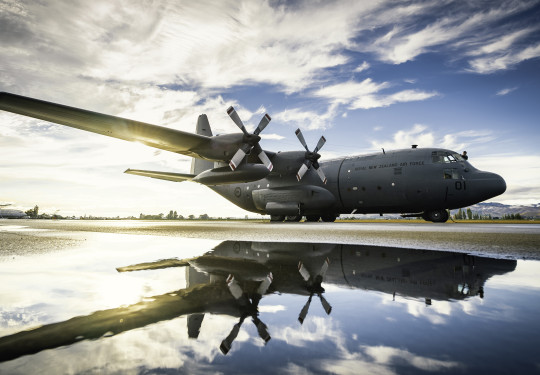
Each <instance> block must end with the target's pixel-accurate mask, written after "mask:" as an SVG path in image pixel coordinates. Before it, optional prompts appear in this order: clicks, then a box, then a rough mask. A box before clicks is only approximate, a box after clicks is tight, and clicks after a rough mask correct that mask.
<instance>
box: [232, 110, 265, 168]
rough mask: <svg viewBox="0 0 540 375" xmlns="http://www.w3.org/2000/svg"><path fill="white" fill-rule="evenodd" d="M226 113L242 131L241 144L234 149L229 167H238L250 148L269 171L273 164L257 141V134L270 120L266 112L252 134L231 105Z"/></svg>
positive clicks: (258, 139)
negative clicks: (236, 149)
mask: <svg viewBox="0 0 540 375" xmlns="http://www.w3.org/2000/svg"><path fill="white" fill-rule="evenodd" d="M227 114H228V115H229V117H230V118H231V119H232V120H233V121H234V123H235V124H236V126H238V127H239V128H240V130H242V133H244V138H243V139H242V142H243V144H242V146H240V148H239V149H238V151H236V153H235V154H234V156H233V157H232V159H231V161H230V162H229V166H230V167H231V169H232V170H233V171H234V170H235V169H236V168H237V167H238V165H240V163H241V162H242V160H244V158H245V156H246V155H247V154H249V153H250V152H251V150H253V151H255V153H256V154H257V156H258V157H259V159H260V160H261V162H262V163H263V164H264V165H265V166H266V168H268V170H269V171H272V169H273V168H274V166H273V165H272V162H271V161H270V159H269V158H268V155H266V153H265V152H264V151H263V149H262V148H261V146H260V145H259V141H260V140H261V137H260V136H259V134H260V133H261V132H262V131H263V129H264V128H266V125H268V123H269V122H270V120H272V119H271V118H270V116H269V115H268V113H267V114H265V115H264V116H263V118H262V119H261V121H260V122H259V125H258V126H257V128H256V129H255V131H254V132H253V134H250V133H248V132H247V130H246V127H245V126H244V123H243V122H242V120H241V119H240V116H238V113H237V112H236V110H235V109H234V108H233V107H232V106H231V107H229V109H227Z"/></svg>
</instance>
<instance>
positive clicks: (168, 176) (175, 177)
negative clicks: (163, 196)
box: [124, 169, 196, 182]
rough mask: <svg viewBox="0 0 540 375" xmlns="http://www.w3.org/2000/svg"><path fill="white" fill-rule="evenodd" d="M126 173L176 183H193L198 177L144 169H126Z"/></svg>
mask: <svg viewBox="0 0 540 375" xmlns="http://www.w3.org/2000/svg"><path fill="white" fill-rule="evenodd" d="M124 173H128V174H135V175H137V176H144V177H151V178H157V179H159V180H167V181H174V182H182V181H191V180H192V179H193V178H194V177H195V176H196V175H195V174H188V173H172V172H158V171H145V170H142V169H126V170H125V171H124Z"/></svg>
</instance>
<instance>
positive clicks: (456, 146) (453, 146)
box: [370, 124, 496, 150]
mask: <svg viewBox="0 0 540 375" xmlns="http://www.w3.org/2000/svg"><path fill="white" fill-rule="evenodd" d="M495 139H496V137H495V136H494V135H493V134H492V132H491V131H490V130H466V131H461V132H457V133H447V134H437V133H436V132H435V131H433V130H431V129H430V128H429V127H428V126H427V125H422V124H415V125H414V126H413V127H412V128H410V129H404V130H398V131H396V132H395V133H394V135H393V136H392V139H391V140H371V141H370V142H371V145H372V147H373V148H375V149H380V148H384V149H386V150H393V149H400V148H408V147H410V146H411V145H413V144H417V145H419V146H420V147H442V148H446V149H450V150H463V149H466V148H468V147H471V146H473V145H479V144H484V143H487V142H492V141H494V140H495Z"/></svg>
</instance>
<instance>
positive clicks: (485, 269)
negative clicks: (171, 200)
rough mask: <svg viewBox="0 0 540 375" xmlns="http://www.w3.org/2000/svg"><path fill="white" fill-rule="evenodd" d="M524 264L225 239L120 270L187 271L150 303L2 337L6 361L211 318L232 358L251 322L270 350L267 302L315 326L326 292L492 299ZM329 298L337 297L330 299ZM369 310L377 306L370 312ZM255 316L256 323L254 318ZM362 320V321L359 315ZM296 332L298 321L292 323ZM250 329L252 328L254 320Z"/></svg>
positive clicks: (193, 325) (196, 328) (193, 327)
mask: <svg viewBox="0 0 540 375" xmlns="http://www.w3.org/2000/svg"><path fill="white" fill-rule="evenodd" d="M516 264H517V262H516V261H515V260H510V259H490V258H482V257H474V256H469V255H466V254H460V253H453V252H444V251H430V250H422V251H419V250H414V249H403V248H395V247H378V246H366V245H344V244H331V243H285V242H246V241H224V242H222V243H220V244H219V245H218V246H216V247H215V248H214V249H213V250H212V251H209V252H208V253H206V254H204V255H202V256H199V257H196V258H191V259H165V260H160V261H156V262H150V263H141V264H135V265H131V266H126V267H119V268H117V271H118V272H132V271H142V270H158V269H163V268H170V267H183V268H185V272H186V273H185V275H186V276H185V279H186V283H187V285H186V288H185V289H180V290H177V291H172V292H168V293H165V294H162V295H158V296H153V297H151V298H144V299H143V300H142V301H141V302H138V303H136V304H134V305H130V306H122V307H117V308H113V309H109V310H101V311H96V312H94V313H92V314H90V315H87V316H79V317H74V318H71V319H69V320H66V321H63V322H58V323H52V324H47V325H43V326H41V327H36V328H34V329H30V330H23V331H20V332H18V333H14V334H11V335H8V336H4V337H0V362H4V361H9V360H12V359H15V358H18V357H21V356H23V355H28V354H34V353H38V352H40V351H42V350H45V349H53V348H58V347H60V346H65V345H72V344H76V343H78V342H81V341H84V340H97V339H101V340H106V338H107V337H110V336H114V335H117V334H120V333H122V332H126V331H129V330H133V329H136V328H140V327H145V326H147V325H150V324H153V323H157V322H160V321H164V320H171V319H175V318H177V317H179V316H187V330H188V336H189V337H190V338H193V339H197V338H198V337H199V333H200V330H201V327H202V322H203V320H204V317H205V314H216V315H226V316H231V317H235V318H236V319H238V323H236V324H235V325H234V326H233V327H232V329H231V331H230V333H229V335H227V336H226V337H224V338H223V340H222V342H221V345H220V350H221V352H222V353H223V354H227V353H228V352H229V351H230V350H231V348H232V346H233V343H234V341H235V338H236V337H237V335H238V333H239V331H240V329H241V327H242V325H243V324H244V322H245V321H246V319H247V320H251V321H252V322H253V324H254V325H255V327H256V329H257V333H258V335H259V336H260V338H261V339H262V340H263V342H264V343H266V342H268V341H269V340H270V339H271V334H270V333H271V327H270V328H268V327H267V326H266V325H265V324H264V323H263V322H262V321H261V317H260V314H259V310H258V305H259V302H260V301H261V299H263V298H264V297H265V296H266V295H269V294H271V295H274V296H278V298H280V297H279V296H282V295H296V296H305V297H306V303H305V304H304V306H303V307H302V308H301V309H299V310H300V311H299V312H298V318H297V320H298V322H299V323H297V324H303V322H304V320H306V319H309V316H308V315H309V314H308V312H309V308H310V304H311V302H312V299H313V297H314V296H316V297H317V299H319V300H320V303H321V305H322V307H323V310H324V311H325V313H326V314H331V311H332V306H331V304H330V302H328V301H327V300H326V298H325V297H324V295H325V289H324V287H323V286H322V284H323V283H325V285H328V286H334V287H341V288H347V289H356V290H368V291H377V292H381V293H384V294H389V295H392V296H393V298H394V299H395V298H396V296H397V297H398V298H399V297H400V298H406V299H408V300H411V301H414V300H416V301H417V302H418V303H424V304H427V305H430V304H431V303H432V301H463V300H465V299H468V298H484V284H485V282H486V281H487V280H488V279H489V278H490V277H492V276H495V275H503V274H505V273H508V272H512V271H514V270H515V268H516ZM327 297H328V298H329V299H331V298H330V297H331V295H327ZM368 309H369V307H368ZM249 318H250V319H249ZM359 318H362V316H359ZM285 323H286V324H288V325H291V326H293V327H294V325H293V324H292V322H285ZM246 324H247V323H246Z"/></svg>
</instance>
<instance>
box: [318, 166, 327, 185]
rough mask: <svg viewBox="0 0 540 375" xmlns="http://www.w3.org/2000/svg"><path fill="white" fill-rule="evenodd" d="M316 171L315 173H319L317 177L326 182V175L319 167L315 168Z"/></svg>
mask: <svg viewBox="0 0 540 375" xmlns="http://www.w3.org/2000/svg"><path fill="white" fill-rule="evenodd" d="M315 170H316V171H317V174H318V175H319V177H320V178H321V181H322V182H323V184H326V181H328V180H327V179H326V176H325V175H324V172H323V171H322V169H321V168H317V169H315Z"/></svg>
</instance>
